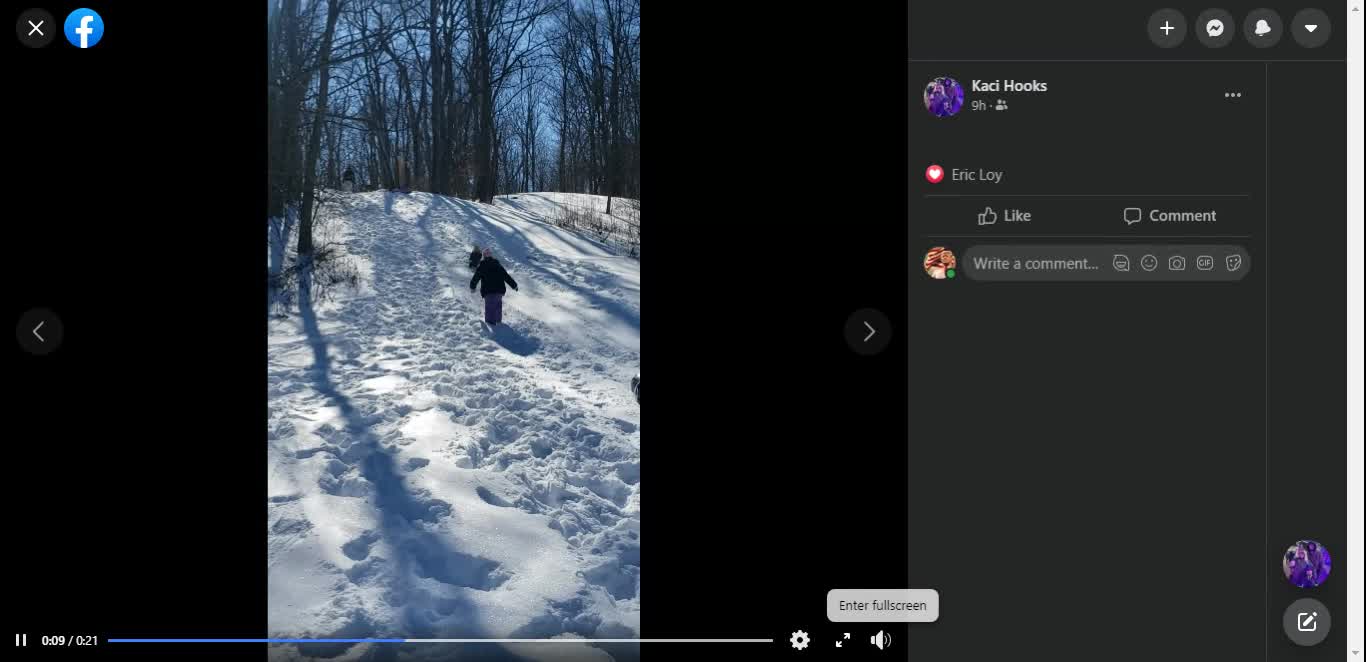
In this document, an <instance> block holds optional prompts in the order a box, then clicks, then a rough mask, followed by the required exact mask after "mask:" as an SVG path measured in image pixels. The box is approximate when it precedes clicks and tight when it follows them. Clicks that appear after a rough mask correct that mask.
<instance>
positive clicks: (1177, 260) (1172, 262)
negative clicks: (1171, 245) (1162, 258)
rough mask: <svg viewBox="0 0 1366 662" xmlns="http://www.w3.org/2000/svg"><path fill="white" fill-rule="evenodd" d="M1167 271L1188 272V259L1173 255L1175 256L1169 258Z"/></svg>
mask: <svg viewBox="0 0 1366 662" xmlns="http://www.w3.org/2000/svg"><path fill="white" fill-rule="evenodd" d="M1167 270H1168V271H1185V270H1186V258H1185V256H1182V255H1173V256H1171V257H1169V258H1167Z"/></svg>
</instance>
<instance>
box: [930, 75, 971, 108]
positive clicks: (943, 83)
mask: <svg viewBox="0 0 1366 662" xmlns="http://www.w3.org/2000/svg"><path fill="white" fill-rule="evenodd" d="M962 109H963V86H962V85H959V84H958V81H956V80H954V79H952V78H949V77H948V76H940V77H938V78H936V79H934V80H932V81H930V82H929V83H928V84H926V85H925V110H928V111H930V114H931V115H934V116H935V117H953V116H954V115H957V114H958V111H960V110H962Z"/></svg>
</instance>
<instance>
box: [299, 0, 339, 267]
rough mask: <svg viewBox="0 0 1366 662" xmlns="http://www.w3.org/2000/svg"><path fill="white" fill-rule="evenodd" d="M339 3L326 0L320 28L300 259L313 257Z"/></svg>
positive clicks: (301, 213) (300, 207) (300, 234)
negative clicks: (315, 208) (324, 24)
mask: <svg viewBox="0 0 1366 662" xmlns="http://www.w3.org/2000/svg"><path fill="white" fill-rule="evenodd" d="M341 5H342V0H327V27H326V28H324V29H323V41H322V46H321V47H319V49H318V103H317V106H316V107H314V109H313V126H312V127H310V129H309V138H308V154H307V155H306V156H305V157H304V164H303V165H304V199H303V203H301V204H300V205H299V248H298V253H299V256H300V257H301V258H302V257H304V256H308V255H312V254H313V198H314V188H315V187H316V186H317V180H318V151H319V148H320V147H321V143H322V137H323V136H322V131H323V121H324V119H325V118H326V117H327V87H328V84H329V83H330V82H331V69H332V35H333V34H334V33H335V32H336V30H337V15H338V14H340V13H341Z"/></svg>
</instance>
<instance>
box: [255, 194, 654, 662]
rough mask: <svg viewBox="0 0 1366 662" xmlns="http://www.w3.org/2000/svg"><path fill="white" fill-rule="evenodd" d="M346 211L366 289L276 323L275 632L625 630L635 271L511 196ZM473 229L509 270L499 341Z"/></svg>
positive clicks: (631, 576)
mask: <svg viewBox="0 0 1366 662" xmlns="http://www.w3.org/2000/svg"><path fill="white" fill-rule="evenodd" d="M538 195H543V196H553V195H555V194H538ZM339 206H340V211H336V213H337V217H336V220H335V221H334V222H337V223H340V224H341V227H342V233H343V236H344V237H345V242H346V245H347V252H349V253H350V254H351V255H353V256H355V258H356V260H357V263H358V265H359V266H360V268H361V272H362V280H363V283H364V284H363V286H362V288H361V290H360V291H359V292H357V293H345V292H343V293H342V295H341V297H340V298H339V299H338V300H337V301H334V302H330V303H328V304H326V305H318V306H316V307H315V306H311V305H309V302H301V305H300V308H301V310H300V314H298V315H295V316H291V317H289V318H288V319H277V320H272V321H271V323H270V352H269V355H270V357H269V358H270V360H269V401H270V423H269V435H268V436H269V444H270V447H269V462H268V470H269V475H270V490H269V491H270V493H269V495H268V498H269V512H270V516H269V521H268V523H267V524H268V527H269V533H268V536H269V538H268V539H269V543H268V544H269V563H270V570H269V577H270V605H269V614H270V620H269V626H270V632H271V636H287V637H375V636H393V637H557V636H561V637H563V636H570V637H586V638H604V637H621V638H624V637H633V636H636V635H637V634H638V632H639V622H640V603H639V596H640V585H639V571H640V448H639V443H640V432H639V421H640V419H639V412H638V407H637V406H636V404H635V402H634V400H633V399H632V398H631V397H630V394H629V391H628V390H627V389H626V388H625V384H626V383H627V381H628V380H629V378H630V376H631V374H632V373H634V372H635V371H636V370H637V369H638V362H639V330H640V276H639V274H640V271H639V263H638V262H637V261H635V260H632V259H629V258H622V257H617V256H614V255H612V254H611V253H609V252H608V251H607V250H606V249H604V248H603V247H602V246H601V245H599V244H596V243H594V242H592V241H588V240H586V239H583V238H581V237H578V236H576V235H573V234H571V233H568V232H565V231H562V230H559V229H557V228H554V227H551V226H549V225H546V224H543V223H540V222H537V221H536V215H535V214H534V213H530V212H527V211H524V210H522V209H520V208H518V207H516V206H514V205H507V204H504V203H502V201H500V204H495V205H481V204H478V203H472V202H468V201H464V200H459V199H451V198H445V197H441V196H434V195H430V194H423V193H413V194H410V195H400V194H393V193H386V192H374V193H363V194H356V195H352V196H347V197H345V198H344V199H343V201H342V202H341V203H339ZM334 211H335V210H334ZM475 243H477V244H478V245H480V246H489V245H491V246H492V247H493V250H494V254H495V255H496V256H497V257H498V258H499V259H500V260H501V261H502V262H503V263H504V265H505V266H506V267H507V268H508V270H509V272H510V273H511V274H512V275H513V277H514V278H515V279H517V281H518V284H519V285H520V286H521V289H520V291H519V292H509V295H508V297H507V298H506V304H505V316H504V319H505V322H507V324H506V325H505V327H509V328H503V327H500V328H499V329H498V330H497V331H496V332H494V333H492V334H490V333H489V331H488V330H487V328H486V327H485V326H484V325H483V323H482V321H481V311H482V308H481V306H482V301H481V300H480V299H479V298H478V297H477V296H475V295H473V294H471V293H470V291H469V278H470V270H469V268H468V265H467V264H466V262H467V258H468V255H469V252H470V249H471V247H472V245H473V244H475ZM375 646H384V644H357V645H344V644H339V645H334V646H322V647H318V646H311V645H302V646H293V645H290V646H281V647H278V648H276V649H274V653H273V656H272V657H274V658H278V659H289V658H294V657H330V658H332V659H359V658H366V659H368V658H370V657H371V656H374V655H379V654H380V653H379V652H378V651H376V650H373V648H374V647H375ZM528 646H530V648H526V647H517V646H509V647H506V648H501V649H498V651H499V652H501V653H507V654H510V655H513V654H515V655H528V654H529V655H532V656H533V657H534V656H535V653H536V651H537V650H543V649H536V648H535V646H545V645H543V644H539V645H538V644H531V645H528ZM398 652H399V653H400V657H402V658H413V659H421V658H424V657H427V656H428V655H429V654H431V653H436V654H437V655H438V656H439V655H442V654H449V652H448V651H447V652H445V653H437V652H436V651H433V649H431V648H430V647H428V648H425V649H424V648H422V647H421V645H403V646H402V648H401V649H400V650H399V651H398ZM563 652H564V651H560V653H561V654H562V653H563ZM583 652H585V653H587V652H590V650H589V649H587V648H585V650H584V651H583ZM596 652H602V651H596ZM388 654H389V651H386V652H385V653H384V654H383V655H384V657H385V659H392V658H388V657H387V656H388Z"/></svg>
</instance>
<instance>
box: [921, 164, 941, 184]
mask: <svg viewBox="0 0 1366 662" xmlns="http://www.w3.org/2000/svg"><path fill="white" fill-rule="evenodd" d="M925 179H927V180H929V182H930V183H931V184H938V183H939V182H941V181H944V169H943V168H941V167H939V166H937V165H932V166H930V167H928V168H925Z"/></svg>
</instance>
